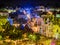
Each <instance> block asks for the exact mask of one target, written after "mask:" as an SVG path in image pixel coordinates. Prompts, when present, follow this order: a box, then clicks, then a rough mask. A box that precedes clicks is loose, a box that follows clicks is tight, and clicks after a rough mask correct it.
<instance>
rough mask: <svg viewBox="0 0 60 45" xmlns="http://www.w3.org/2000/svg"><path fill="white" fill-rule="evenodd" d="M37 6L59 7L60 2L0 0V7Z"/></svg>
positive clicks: (50, 0)
mask: <svg viewBox="0 0 60 45" xmlns="http://www.w3.org/2000/svg"><path fill="white" fill-rule="evenodd" d="M39 5H43V6H46V7H60V0H0V7H6V6H8V7H16V6H21V7H24V6H26V7H29V6H39Z"/></svg>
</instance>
